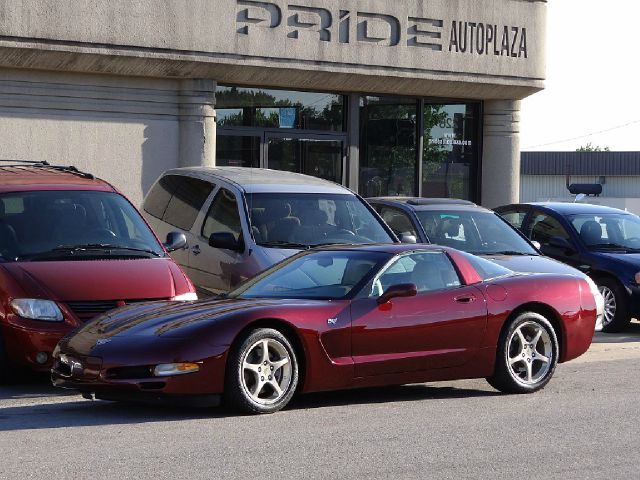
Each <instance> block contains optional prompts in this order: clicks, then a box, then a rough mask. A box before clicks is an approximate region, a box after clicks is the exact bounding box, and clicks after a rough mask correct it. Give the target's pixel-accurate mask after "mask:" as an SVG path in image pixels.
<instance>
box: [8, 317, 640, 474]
mask: <svg viewBox="0 0 640 480" xmlns="http://www.w3.org/2000/svg"><path fill="white" fill-rule="evenodd" d="M639 399H640V323H634V324H633V325H632V328H631V329H630V330H629V331H628V332H626V333H624V334H617V335H606V334H597V335H596V337H595V341H594V344H593V346H592V348H591V350H590V351H589V352H588V353H587V354H586V355H584V356H583V357H581V358H580V359H578V360H576V361H573V362H570V363H567V364H564V365H560V366H559V367H558V369H557V371H556V374H555V377H554V378H553V380H552V381H551V383H550V384H549V385H548V386H547V388H545V389H544V390H543V391H541V392H539V393H537V394H533V395H526V396H505V395H501V394H498V393H497V392H495V391H494V390H492V389H491V387H489V385H488V384H486V382H484V381H483V380H470V381H456V382H441V383H432V384H425V385H410V386H404V387H394V388H384V389H376V390H360V391H350V392H337V393H326V394H314V395H307V396H303V397H300V398H298V399H297V400H296V401H294V402H293V404H292V405H291V406H290V407H289V408H287V409H286V410H284V411H282V412H279V413H277V414H274V415H268V416H260V417H254V416H238V415H235V414H232V413H230V412H227V411H225V410H222V409H212V410H185V409H181V408H157V407H144V406H132V405H125V404H113V403H108V402H96V401H93V402H92V401H88V400H84V399H82V398H80V397H78V396H75V395H68V394H65V393H64V392H59V391H56V390H54V389H53V388H52V387H50V386H48V384H47V382H46V378H45V379H43V378H33V379H30V380H28V381H26V382H25V383H23V384H20V385H15V386H10V387H1V388H0V451H1V452H3V459H2V462H0V478H1V479H5V478H6V479H12V480H13V479H23V478H37V479H41V478H52V479H84V478H87V479H88V478H95V479H100V478H118V479H129V478H136V479H143V478H144V479H146V478H154V479H158V478H172V479H173V478H175V479H179V478H190V479H218V478H220V479H228V478H252V477H261V478H305V479H310V478H322V479H328V478H348V479H356V478H358V479H360V478H362V479H365V478H397V479H425V478H438V479H449V478H450V479H460V478H531V479H536V478H540V479H542V478H544V479H546V480H548V479H554V478H563V479H573V478H576V479H578V478H580V479H587V478H588V479H591V478H593V479H596V478H609V479H617V478H638V476H639V475H640V466H638V457H639V454H640V445H639V444H640V434H639V433H638V432H639V431H640V420H639V415H638V413H637V411H638V401H639Z"/></svg>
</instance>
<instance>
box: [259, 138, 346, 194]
mask: <svg viewBox="0 0 640 480" xmlns="http://www.w3.org/2000/svg"><path fill="white" fill-rule="evenodd" d="M268 146H269V168H273V169H274V170H286V171H288V172H299V173H304V174H305V175H312V176H314V177H318V178H324V179H325V180H330V181H332V182H336V183H342V157H343V149H344V146H343V143H342V142H341V141H336V140H317V139H306V138H269V141H268Z"/></svg>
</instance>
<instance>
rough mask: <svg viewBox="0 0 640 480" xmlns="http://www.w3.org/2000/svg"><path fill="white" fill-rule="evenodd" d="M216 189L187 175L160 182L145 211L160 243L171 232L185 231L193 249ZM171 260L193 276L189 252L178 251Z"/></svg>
mask: <svg viewBox="0 0 640 480" xmlns="http://www.w3.org/2000/svg"><path fill="white" fill-rule="evenodd" d="M214 188H215V185H213V184H212V183H211V182H208V181H206V180H202V179H199V178H195V177H189V176H186V175H165V176H163V177H162V178H161V179H160V180H159V181H158V182H156V184H155V185H154V186H153V187H152V189H151V190H150V191H149V193H148V195H147V197H146V198H145V201H144V205H143V211H144V213H145V217H146V218H147V220H148V221H149V223H150V224H151V226H152V227H153V229H154V230H155V232H156V234H157V235H158V237H160V240H161V241H164V240H165V239H166V238H167V234H168V233H169V232H175V231H178V232H182V233H184V235H185V237H186V238H187V245H188V248H191V247H192V246H193V245H194V244H195V243H196V236H195V235H194V233H193V231H192V229H193V228H194V225H195V224H196V219H197V218H198V216H199V214H200V210H201V208H202V206H203V205H204V204H205V203H206V201H207V199H208V198H209V197H210V196H211V193H212V192H213V190H214ZM171 257H172V258H173V259H174V260H175V261H176V263H177V264H178V265H180V266H181V267H182V268H183V269H184V271H185V272H186V273H187V275H189V276H191V271H190V267H189V250H187V249H181V250H176V251H174V252H171Z"/></svg>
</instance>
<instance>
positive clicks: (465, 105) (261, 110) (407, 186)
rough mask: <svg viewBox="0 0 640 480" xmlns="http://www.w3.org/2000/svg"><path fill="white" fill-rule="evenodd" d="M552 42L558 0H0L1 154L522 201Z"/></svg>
mask: <svg viewBox="0 0 640 480" xmlns="http://www.w3.org/2000/svg"><path fill="white" fill-rule="evenodd" d="M545 37H546V0H404V1H402V2H399V1H384V0H269V1H262V0H261V1H258V0H136V1H132V0H108V1H104V0H20V1H15V0H0V145H1V147H0V148H1V153H0V158H3V159H11V160H16V159H22V160H47V161H49V162H51V163H57V164H73V165H76V166H77V167H79V168H81V169H84V170H86V171H90V172H92V173H95V174H96V175H98V176H100V177H102V178H105V179H107V180H108V181H110V182H112V183H113V184H114V185H115V186H116V187H118V188H119V189H120V190H122V191H123V192H124V193H126V194H128V195H129V196H130V197H131V198H132V199H133V200H134V202H136V203H138V204H139V203H140V202H141V200H142V197H143V195H144V194H145V193H146V192H147V191H148V189H149V188H150V186H151V185H152V183H153V182H154V181H155V179H156V178H157V177H158V176H159V175H160V174H161V173H162V172H163V171H165V170H167V169H169V168H173V167H177V166H193V165H206V166H216V165H218V166H220V165H235V166H247V167H267V168H275V169H282V170H289V171H296V172H301V173H306V174H309V175H314V176H319V177H322V178H326V179H329V180H333V181H336V182H339V183H342V184H344V185H347V186H349V187H350V188H352V189H353V190H356V191H358V192H359V193H361V194H363V195H365V196H379V195H419V196H424V197H443V196H444V197H446V196H449V197H457V198H467V199H471V200H475V201H478V202H481V203H482V204H484V205H487V206H490V207H491V206H496V205H498V204H504V203H510V202H516V201H518V200H519V187H520V148H519V114H520V100H521V99H523V98H525V97H527V96H529V95H531V94H533V93H535V92H537V91H539V90H541V89H542V88H543V87H544V75H545V49H546V45H545ZM257 174H258V173H257Z"/></svg>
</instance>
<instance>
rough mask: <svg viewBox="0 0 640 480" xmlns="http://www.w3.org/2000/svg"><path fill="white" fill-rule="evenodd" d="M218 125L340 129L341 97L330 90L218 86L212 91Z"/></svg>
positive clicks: (342, 104)
mask: <svg viewBox="0 0 640 480" xmlns="http://www.w3.org/2000/svg"><path fill="white" fill-rule="evenodd" d="M216 115H217V125H218V127H219V128H225V127H263V128H296V129H305V130H328V131H339V132H341V131H343V130H344V125H343V124H344V122H343V115H344V97H343V96H342V95H336V94H332V93H317V92H295V91H286V90H267V89H257V88H241V87H222V86H218V89H217V90H216Z"/></svg>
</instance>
